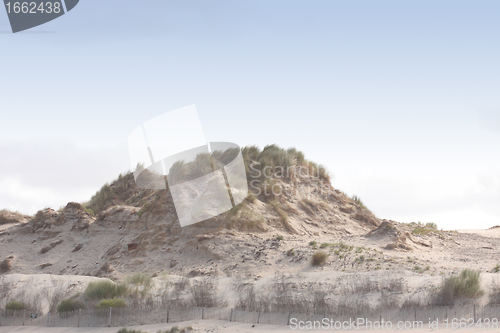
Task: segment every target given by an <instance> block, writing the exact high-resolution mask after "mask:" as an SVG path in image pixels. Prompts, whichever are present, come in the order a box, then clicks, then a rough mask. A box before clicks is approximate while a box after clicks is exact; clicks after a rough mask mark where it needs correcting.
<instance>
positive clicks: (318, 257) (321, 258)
mask: <svg viewBox="0 0 500 333" xmlns="http://www.w3.org/2000/svg"><path fill="white" fill-rule="evenodd" d="M326 259H328V253H326V252H323V251H316V252H314V254H313V255H312V259H311V265H313V266H320V265H323V264H324V263H325V262H326Z"/></svg>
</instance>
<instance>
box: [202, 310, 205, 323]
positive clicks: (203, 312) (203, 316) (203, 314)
mask: <svg viewBox="0 0 500 333" xmlns="http://www.w3.org/2000/svg"><path fill="white" fill-rule="evenodd" d="M203 319H205V308H201V320H203Z"/></svg>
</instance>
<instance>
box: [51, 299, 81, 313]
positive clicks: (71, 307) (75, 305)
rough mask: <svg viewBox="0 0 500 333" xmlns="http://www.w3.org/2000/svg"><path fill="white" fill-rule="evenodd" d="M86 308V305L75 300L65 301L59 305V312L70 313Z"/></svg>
mask: <svg viewBox="0 0 500 333" xmlns="http://www.w3.org/2000/svg"><path fill="white" fill-rule="evenodd" d="M83 308H85V306H84V304H83V303H82V302H80V301H78V300H76V299H74V298H68V299H64V300H62V301H61V303H59V305H57V312H59V313H62V312H70V311H76V310H79V309H83Z"/></svg>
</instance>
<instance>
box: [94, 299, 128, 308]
mask: <svg viewBox="0 0 500 333" xmlns="http://www.w3.org/2000/svg"><path fill="white" fill-rule="evenodd" d="M126 306H127V302H125V300H123V299H121V298H112V299H102V300H101V301H100V302H99V303H98V304H97V305H96V308H97V309H107V308H124V307H126Z"/></svg>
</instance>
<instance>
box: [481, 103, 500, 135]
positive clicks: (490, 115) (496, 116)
mask: <svg viewBox="0 0 500 333" xmlns="http://www.w3.org/2000/svg"><path fill="white" fill-rule="evenodd" d="M478 118H479V123H480V124H481V126H482V127H483V128H485V129H487V130H490V131H493V132H498V133H500V108H496V109H487V110H486V109H483V110H480V111H479V112H478Z"/></svg>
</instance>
